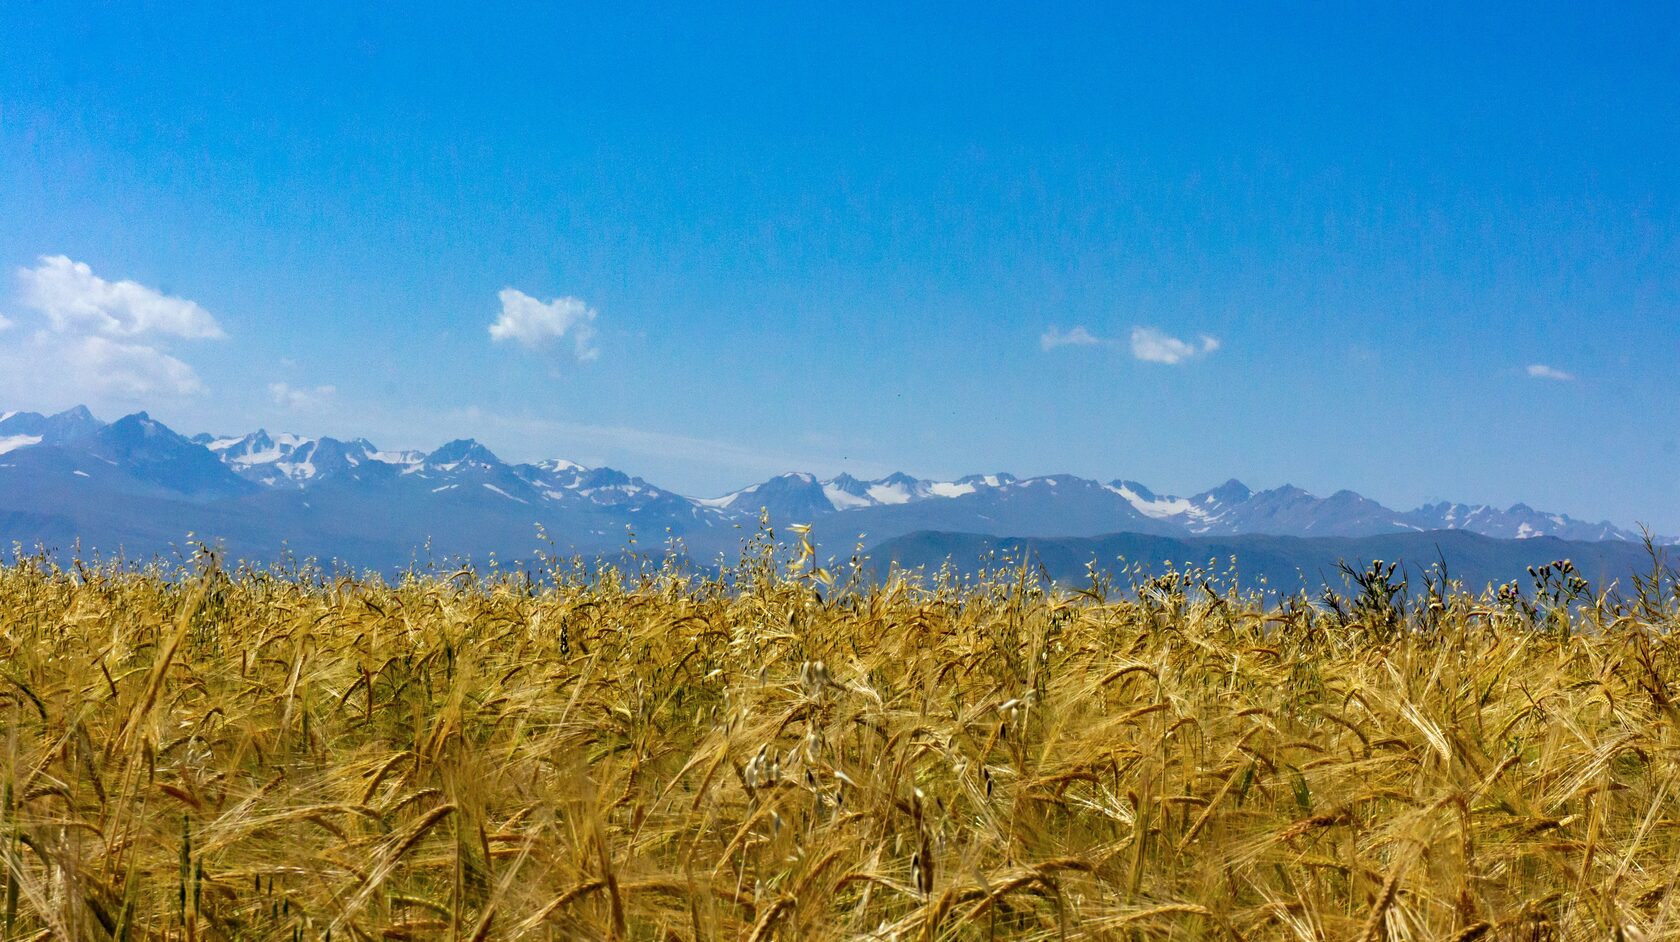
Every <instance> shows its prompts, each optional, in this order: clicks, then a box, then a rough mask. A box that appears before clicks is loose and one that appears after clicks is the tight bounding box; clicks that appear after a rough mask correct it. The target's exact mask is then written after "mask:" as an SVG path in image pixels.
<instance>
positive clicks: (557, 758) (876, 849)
mask: <svg viewBox="0 0 1680 942" xmlns="http://www.w3.org/2000/svg"><path fill="white" fill-rule="evenodd" d="M799 570H800V571H799V573H798V574H796V575H789V574H788V573H787V570H786V568H785V567H782V568H780V569H778V567H777V566H776V565H775V564H773V563H772V562H771V561H770V560H769V559H767V558H762V557H761V558H755V559H753V560H749V561H747V562H745V563H743V565H742V567H741V568H740V569H739V570H738V571H737V572H736V573H734V575H735V576H736V577H737V581H735V582H733V583H731V584H730V585H725V584H723V583H720V582H707V581H702V580H698V579H695V578H691V577H685V576H682V575H679V574H677V573H676V572H674V571H660V572H651V573H646V574H642V575H634V576H626V575H619V574H616V573H612V572H604V573H583V572H581V571H577V570H573V571H570V572H567V573H564V574H562V575H561V576H560V577H559V579H558V581H557V582H556V583H554V584H549V583H545V585H547V588H543V589H540V590H539V589H538V588H536V587H535V586H533V585H532V584H530V583H529V582H528V581H526V580H523V579H518V578H503V577H497V578H492V579H483V578H469V577H468V575H466V574H463V575H462V576H460V577H458V578H454V579H450V578H442V577H438V578H414V579H410V580H408V581H405V582H402V583H400V584H396V585H387V584H385V583H382V582H380V581H378V580H376V579H372V580H329V579H324V578H321V577H319V576H314V575H312V574H310V573H308V572H303V573H292V574H289V575H279V576H277V575H263V574H254V573H233V574H228V573H226V572H224V571H222V570H220V569H218V568H216V567H214V565H212V564H206V563H202V562H201V563H200V564H199V565H198V567H197V568H196V569H195V570H194V571H192V572H185V571H183V572H179V573H173V574H169V573H163V572H159V571H151V572H133V571H124V570H120V569H116V568H104V569H87V568H84V567H75V568H70V569H66V570H60V569H56V568H54V567H52V566H50V565H47V564H46V563H44V562H42V561H40V560H26V561H23V562H20V563H17V564H14V565H10V566H7V567H4V568H0V722H3V724H4V725H3V727H0V732H3V736H4V742H3V745H0V781H3V782H4V787H5V794H6V799H5V810H4V818H3V821H0V857H3V859H4V863H5V867H4V870H5V885H4V891H5V897H6V898H5V899H4V900H3V901H0V905H3V906H4V913H3V916H0V919H3V922H0V936H3V937H4V938H6V939H25V938H27V939H45V938H60V939H108V938H113V937H116V938H126V939H142V938H148V939H181V938H197V939H275V940H286V939H300V938H301V939H311V940H313V939H326V938H335V939H345V940H349V939H399V940H400V939H421V938H428V939H430V938H451V939H499V938H532V937H534V938H556V939H578V938H583V939H593V938H600V939H613V938H623V939H631V938H636V939H680V940H701V939H704V940H725V939H728V940H739V939H749V940H766V939H771V938H782V939H795V938H804V939H812V938H816V939H828V938H880V939H889V938H891V939H906V940H916V939H921V940H934V939H990V938H1046V939H1051V938H1056V939H1059V938H1114V939H1137V940H1141V939H1155V938H1179V939H1192V938H1195V939H1204V938H1206V939H1226V938H1229V939H1232V940H1262V939H1298V940H1318V939H1326V940H1342V939H1358V940H1374V939H1419V940H1422V939H1458V940H1463V942H1468V940H1471V939H1476V938H1489V939H1494V938H1497V939H1545V938H1560V939H1615V938H1625V939H1658V938H1673V937H1675V936H1676V935H1677V934H1680V931H1677V930H1680V893H1676V892H1674V890H1675V884H1676V882H1677V880H1680V865H1677V861H1680V778H1677V773H1680V728H1677V725H1676V722H1677V720H1680V715H1677V713H1676V707H1675V705H1674V703H1673V702H1672V698H1673V697H1675V696H1676V695H1677V694H1676V691H1675V688H1674V687H1673V686H1671V683H1670V679H1671V678H1672V677H1674V676H1675V675H1676V672H1677V669H1680V663H1677V652H1676V646H1675V644H1674V641H1673V636H1672V635H1671V634H1670V633H1669V632H1670V630H1671V629H1672V628H1673V627H1674V621H1675V618H1674V610H1675V609H1674V605H1673V604H1672V603H1673V599H1672V598H1670V599H1668V600H1666V601H1665V600H1664V599H1663V598H1660V597H1659V598H1654V597H1646V598H1644V599H1643V600H1642V601H1639V602H1636V603H1633V604H1621V603H1615V604H1612V603H1610V602H1607V601H1604V600H1602V599H1594V598H1591V597H1586V598H1585V599H1582V598H1579V597H1576V596H1571V597H1569V598H1566V599H1563V600H1562V601H1559V600H1557V599H1555V598H1554V599H1553V604H1550V605H1544V604H1543V605H1541V606H1540V607H1539V608H1538V609H1533V608H1530V607H1529V605H1528V603H1526V602H1523V601H1522V600H1520V599H1513V598H1510V597H1509V595H1507V597H1506V598H1503V599H1501V598H1499V597H1496V596H1488V597H1486V598H1472V597H1470V596H1467V595H1464V594H1462V593H1459V594H1451V595H1446V596H1441V597H1437V598H1435V599H1434V600H1433V603H1432V604H1421V605H1419V606H1418V607H1417V608H1416V609H1415V610H1412V611H1406V612H1399V611H1395V610H1393V609H1392V608H1390V609H1388V610H1386V611H1384V610H1379V609H1381V605H1380V604H1377V603H1370V604H1361V603H1360V602H1359V601H1358V600H1350V601H1338V607H1336V608H1332V607H1330V606H1326V605H1323V604H1318V605H1313V606H1308V605H1304V604H1299V602H1297V603H1296V604H1292V605H1288V606H1285V607H1282V608H1279V607H1277V606H1270V607H1268V606H1263V605H1261V604H1260V603H1259V602H1258V601H1256V600H1255V599H1253V598H1250V597H1246V596H1242V595H1240V594H1238V593H1236V592H1234V591H1224V592H1221V593H1218V594H1216V593H1215V592H1213V591H1210V590H1208V589H1205V588H1202V587H1201V585H1200V584H1199V582H1200V580H1199V578H1178V579H1158V580H1153V581H1151V582H1149V583H1148V584H1146V585H1143V586H1141V587H1139V589H1140V591H1139V592H1138V593H1135V594H1134V593H1125V594H1124V595H1123V596H1115V597H1113V598H1104V595H1105V593H1104V592H1103V591H1102V590H1101V589H1100V587H1099V588H1098V589H1097V590H1096V591H1093V592H1092V593H1089V594H1087V595H1083V596H1067V595H1056V594H1050V593H1046V592H1045V591H1043V590H1042V589H1041V587H1039V586H1038V585H1037V584H1036V583H1035V582H1034V581H1033V580H1032V579H1031V578H1027V577H1022V576H1017V575H1010V574H1007V573H1001V574H998V575H997V576H996V577H994V578H990V579H987V580H983V581H981V582H978V583H971V584H965V585H961V586H959V585H955V584H953V583H951V582H950V581H948V580H947V581H944V582H942V583H936V584H935V585H934V586H933V587H930V588H922V587H917V586H915V585H912V584H905V583H902V582H895V583H893V584H891V585H890V586H889V587H887V588H882V589H875V590H859V589H848V588H845V587H838V588H837V587H834V586H831V585H828V584H827V583H826V581H825V579H826V574H822V573H818V574H812V573H809V572H807V571H806V570H805V568H804V567H799ZM1367 603H1369V600H1367ZM1560 610H1561V611H1560Z"/></svg>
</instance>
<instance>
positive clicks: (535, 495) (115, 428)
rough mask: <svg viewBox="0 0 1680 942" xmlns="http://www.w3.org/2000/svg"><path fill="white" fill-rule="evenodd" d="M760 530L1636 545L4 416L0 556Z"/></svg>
mask: <svg viewBox="0 0 1680 942" xmlns="http://www.w3.org/2000/svg"><path fill="white" fill-rule="evenodd" d="M761 512H767V513H768V514H769V516H770V519H771V521H772V523H774V524H777V525H781V524H787V523H795V522H797V523H810V524H812V525H813V527H814V528H815V532H817V533H818V535H819V536H820V537H822V538H825V539H833V540H837V541H844V542H850V541H852V540H854V539H856V538H858V536H859V535H866V538H867V539H869V540H871V541H877V542H878V541H882V540H889V539H893V538H895V537H899V536H903V535H905V534H910V533H913V532H917V531H947V532H967V533H976V534H989V535H994V536H1016V537H1067V536H1096V535H1100V534H1109V533H1137V534H1148V535H1155V536H1162V537H1196V538H1200V537H1219V536H1232V535H1244V534H1271V535H1281V536H1297V537H1339V538H1340V537H1366V536H1377V535H1384V534H1406V533H1417V532H1422V531H1431V530H1463V531H1467V532H1471V533H1475V534H1480V535H1483V536H1490V537H1497V538H1501V539H1521V538H1530V537H1540V536H1556V537H1561V538H1566V539H1572V540H1637V539H1638V538H1639V535H1638V534H1636V533H1634V532H1632V531H1630V530H1626V529H1623V528H1619V527H1616V526H1614V525H1612V524H1610V523H1607V522H1601V523H1589V522H1586V521H1581V520H1576V519H1574V518H1571V517H1569V516H1567V515H1564V514H1556V513H1545V512H1542V511H1537V510H1534V509H1533V508H1530V507H1528V506H1526V505H1523V504H1517V505H1514V506H1512V507H1510V508H1508V509H1505V510H1499V509H1496V508H1492V507H1486V506H1474V507H1472V506H1467V505H1464V504H1453V503H1438V504H1431V505H1427V506H1424V507H1419V508H1417V509H1415V510H1410V511H1395V510H1392V509H1390V508H1387V507H1385V506H1383V505H1382V504H1380V503H1378V502H1376V501H1373V500H1371V499H1369V498H1366V497H1362V496H1361V495H1359V494H1356V493H1354V492H1352V491H1345V490H1344V491H1338V492H1336V493H1334V494H1331V495H1330V496H1328V497H1318V496H1315V495H1313V494H1310V493H1308V492H1306V491H1304V490H1302V489H1300V488H1297V487H1291V486H1288V485H1285V486H1283V487H1277V488H1272V489H1269V490H1263V491H1253V490H1250V489H1249V488H1248V487H1246V486H1245V485H1243V484H1242V483H1241V482H1239V481H1235V480H1232V481H1227V482H1226V483H1224V484H1222V485H1220V486H1218V487H1215V488H1212V489H1210V490H1207V491H1204V492H1202V493H1199V494H1194V495H1190V496H1176V495H1171V494H1159V493H1156V492H1155V491H1153V490H1151V489H1150V488H1149V487H1147V486H1145V485H1144V484H1141V483H1139V482H1137V481H1131V480H1125V479H1116V480H1113V481H1109V482H1107V483H1104V482H1101V481H1096V480H1091V479H1089V478H1081V477H1076V476H1073V475H1043V476H1037V477H1026V478H1017V477H1015V476H1013V475H1009V474H1003V473H995V474H984V475H980V474H977V475H970V476H967V477H962V478H958V479H955V480H934V479H925V478H916V477H913V476H910V475H907V474H902V473H899V474H891V475H888V476H886V477H883V478H880V479H877V480H869V481H866V480H859V479H857V478H855V477H852V476H851V475H846V474H842V475H839V476H837V477H834V478H830V479H827V480H822V479H819V478H818V477H816V476H815V475H812V474H807V473H788V474H782V475H778V476H776V477H774V478H771V479H769V480H767V481H764V482H762V483H759V484H755V485H752V486H750V487H746V488H743V489H741V490H738V491H735V492H732V493H730V494H726V495H724V496H722V497H716V498H705V499H695V498H690V497H685V496H683V495H680V494H677V493H675V492H672V491H669V490H665V489H663V488H660V487H658V486H656V485H654V484H651V483H649V482H647V481H645V480H643V479H641V478H638V477H634V476H631V475H629V474H626V473H625V472H623V471H619V470H616V469H613V468H589V467H585V466H583V465H580V464H577V463H575V462H572V461H568V460H565V459H561V458H555V459H551V460H547V461H541V462H536V463H529V464H522V463H509V462H506V461H504V460H502V459H501V458H500V457H498V456H497V455H496V454H495V453H494V452H492V451H491V450H490V449H488V448H486V447H485V446H484V445H482V444H480V443H478V442H476V441H473V440H471V439H460V440H457V441H452V442H447V443H445V444H443V445H441V446H439V447H438V448H436V449H435V450H433V451H430V452H420V451H394V450H384V449H381V448H379V447H378V446H376V445H374V444H373V443H372V442H370V441H368V440H366V439H361V438H357V439H352V440H350V441H343V440H339V439H335V438H307V437H303V436H299V435H291V434H271V433H269V432H267V431H262V430H259V431H256V432H251V433H249V434H244V435H220V436H218V435H198V436H195V437H193V438H190V439H189V438H186V437H184V436H182V435H179V434H177V433H176V432H175V431H173V430H171V429H169V428H168V427H167V426H165V425H163V424H162V423H160V422H158V421H156V420H154V419H152V418H151V417H150V416H148V415H147V414H146V413H144V412H141V413H135V414H134V415H130V416H125V417H123V418H121V419H118V420H117V421H115V422H112V423H109V424H106V423H103V422H100V421H99V420H97V419H96V418H94V417H93V415H92V414H91V413H89V412H88V411H87V410H86V409H85V408H80V407H78V408H76V409H71V410H69V411H66V412H62V413H59V414H57V415H51V416H44V415H40V414H37V413H27V412H23V413H17V412H13V413H5V414H3V415H0V541H3V542H4V543H10V542H12V541H19V542H22V543H24V544H27V545H33V544H35V543H40V542H52V543H58V544H60V545H67V544H68V543H69V542H71V541H72V540H75V539H78V538H80V539H83V540H84V542H86V543H91V544H94V545H118V544H120V545H123V546H125V547H129V548H131V549H141V548H144V549H146V550H149V551H154V550H155V549H156V548H157V547H158V546H160V545H166V544H167V543H168V542H169V541H177V540H179V539H181V538H182V537H183V536H184V534H185V533H186V532H187V531H189V530H190V531H193V532H195V533H198V534H200V535H201V536H214V537H217V538H220V539H223V540H226V541H228V542H229V544H230V546H234V547H237V548H240V549H241V550H243V551H246V552H250V553H253V554H258V553H266V552H272V550H273V547H275V546H278V545H279V544H280V543H282V542H284V543H286V544H287V545H288V546H290V547H292V548H294V549H297V550H300V551H308V552H310V553H314V554H317V555H322V556H348V555H354V556H357V557H360V558H365V559H368V560H370V561H374V562H377V563H378V564H385V563H387V562H389V561H390V560H393V559H397V560H401V559H405V558H409V556H405V554H410V555H411V554H412V553H413V552H414V551H415V549H416V548H417V547H422V546H432V547H433V548H434V549H435V550H437V551H438V552H441V553H460V554H471V555H480V554H483V553H487V552H489V551H492V550H495V551H498V552H500V553H502V554H503V555H504V556H514V555H519V554H523V553H526V552H528V551H529V549H530V548H531V547H532V545H533V537H534V533H535V531H536V528H537V527H538V526H541V528H542V529H543V531H544V532H545V533H547V534H548V536H549V537H550V539H552V540H553V541H554V543H555V544H556V546H558V547H561V548H564V549H571V550H577V551H582V552H594V551H610V550H614V549H617V548H621V547H622V546H623V545H624V537H625V533H626V531H627V529H628V530H633V531H635V532H636V533H637V534H639V535H640V536H641V538H642V539H643V540H644V541H646V540H650V539H651V540H654V541H658V540H662V539H664V538H665V537H666V536H670V537H677V538H680V539H682V540H683V541H684V542H685V545H687V546H688V547H689V548H690V549H691V550H695V551H699V552H702V553H706V554H712V553H716V552H729V551H733V550H734V549H736V548H738V546H739V540H740V537H741V531H742V529H749V530H750V529H751V528H752V527H753V526H755V525H756V523H757V521H758V518H759V515H760V513H761Z"/></svg>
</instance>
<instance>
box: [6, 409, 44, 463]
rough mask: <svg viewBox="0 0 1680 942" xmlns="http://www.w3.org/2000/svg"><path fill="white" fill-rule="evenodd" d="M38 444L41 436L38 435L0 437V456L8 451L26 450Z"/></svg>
mask: <svg viewBox="0 0 1680 942" xmlns="http://www.w3.org/2000/svg"><path fill="white" fill-rule="evenodd" d="M8 417H9V414H8ZM39 444H41V436H39V435H0V455H3V454H5V453H6V452H8V451H17V450H18V449H19V448H28V447H29V446H30V445H39Z"/></svg>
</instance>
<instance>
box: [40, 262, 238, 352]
mask: <svg viewBox="0 0 1680 942" xmlns="http://www.w3.org/2000/svg"><path fill="white" fill-rule="evenodd" d="M17 276H18V284H19V287H20V289H21V291H20V293H19V295H18V300H19V301H20V302H21V303H22V304H23V305H24V306H26V307H29V308H31V309H33V310H36V311H40V312H41V313H42V314H45V315H46V316H47V319H48V320H49V321H51V322H52V326H53V329H54V330H58V331H63V332H67V333H95V334H101V335H104V336H107V337H139V336H142V335H145V334H165V335H169V336H174V337H185V338H187V339H189V340H209V339H216V338H220V337H225V336H226V334H224V333H222V328H221V325H219V324H217V323H216V319H215V318H214V317H212V316H210V312H209V311H206V310H205V309H204V308H202V307H199V306H198V305H197V304H195V303H194V302H192V301H188V300H187V299H186V298H177V297H174V296H172V295H167V294H164V293H162V292H160V291H157V290H154V289H152V288H148V287H146V286H145V285H142V284H139V283H137V282H133V281H106V280H105V279H103V278H101V277H99V276H98V275H95V274H94V273H93V269H91V268H89V267H88V266H87V264H86V263H84V262H76V261H72V260H70V259H69V258H66V257H65V256H63V255H47V256H42V257H41V259H40V264H38V265H36V266H35V267H34V268H19V269H18V270H17Z"/></svg>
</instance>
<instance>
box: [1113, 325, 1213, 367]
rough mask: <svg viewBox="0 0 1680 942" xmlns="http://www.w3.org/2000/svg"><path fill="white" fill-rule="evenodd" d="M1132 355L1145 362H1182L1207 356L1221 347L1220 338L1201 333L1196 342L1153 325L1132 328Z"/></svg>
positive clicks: (1174, 364) (1172, 364) (1169, 363)
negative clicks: (1178, 336) (1180, 337)
mask: <svg viewBox="0 0 1680 942" xmlns="http://www.w3.org/2000/svg"><path fill="white" fill-rule="evenodd" d="M1131 339H1132V356H1134V357H1136V358H1138V359H1139V360H1142V361H1144V362H1145V363H1165V364H1168V365H1169V366H1176V365H1178V364H1180V363H1184V362H1187V361H1189V360H1194V359H1197V358H1199V357H1204V356H1207V355H1208V354H1210V353H1212V352H1213V351H1215V350H1218V349H1219V340H1218V338H1216V337H1210V336H1208V335H1207V334H1201V335H1199V336H1198V337H1197V338H1196V341H1195V342H1194V343H1192V342H1190V341H1187V340H1180V339H1179V338H1177V337H1174V336H1172V335H1171V334H1167V333H1163V332H1162V331H1159V330H1157V329H1155V328H1153V327H1133V328H1132V338H1131Z"/></svg>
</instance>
